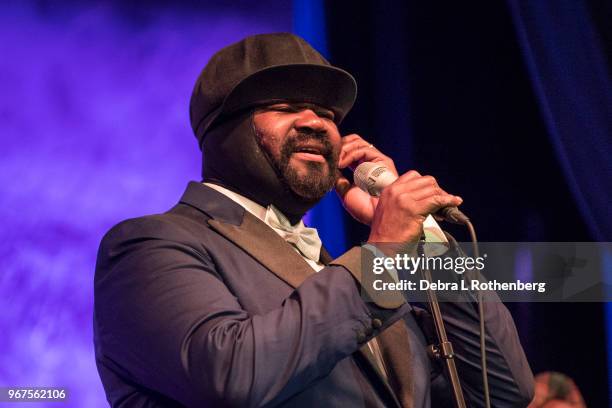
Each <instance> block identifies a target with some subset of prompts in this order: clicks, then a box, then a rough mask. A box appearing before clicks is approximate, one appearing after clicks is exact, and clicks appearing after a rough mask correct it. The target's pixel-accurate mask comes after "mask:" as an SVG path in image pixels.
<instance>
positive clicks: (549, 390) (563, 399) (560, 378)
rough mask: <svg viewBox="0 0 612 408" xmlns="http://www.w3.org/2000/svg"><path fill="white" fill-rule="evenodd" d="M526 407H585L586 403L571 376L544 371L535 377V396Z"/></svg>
mask: <svg viewBox="0 0 612 408" xmlns="http://www.w3.org/2000/svg"><path fill="white" fill-rule="evenodd" d="M527 408H586V404H585V403H584V400H583V399H582V394H581V393H580V390H579V389H578V387H577V386H576V383H574V381H573V380H572V379H571V378H569V377H568V376H566V375H565V374H561V373H557V372H555V371H546V372H543V373H540V374H538V375H537V376H536V377H535V397H534V398H533V401H531V404H529V407H527Z"/></svg>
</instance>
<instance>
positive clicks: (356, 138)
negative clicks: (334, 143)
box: [342, 133, 363, 143]
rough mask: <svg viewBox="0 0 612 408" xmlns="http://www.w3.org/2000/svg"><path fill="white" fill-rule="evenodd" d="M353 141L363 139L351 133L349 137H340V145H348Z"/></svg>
mask: <svg viewBox="0 0 612 408" xmlns="http://www.w3.org/2000/svg"><path fill="white" fill-rule="evenodd" d="M355 140H363V138H362V137H361V136H359V135H358V134H356V133H351V134H350V135H346V136H343V137H342V143H348V142H352V141H355Z"/></svg>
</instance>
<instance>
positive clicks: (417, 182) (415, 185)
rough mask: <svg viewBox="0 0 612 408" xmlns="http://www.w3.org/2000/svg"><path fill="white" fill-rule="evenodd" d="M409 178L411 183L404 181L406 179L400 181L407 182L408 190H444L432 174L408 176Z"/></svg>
mask: <svg viewBox="0 0 612 408" xmlns="http://www.w3.org/2000/svg"><path fill="white" fill-rule="evenodd" d="M407 180H410V183H404V180H402V181H401V182H400V183H401V184H405V188H406V191H414V190H420V189H425V188H433V189H439V190H440V191H443V190H442V189H441V188H440V186H439V185H438V182H437V181H436V179H435V178H433V177H431V176H417V177H414V178H408V179H407ZM443 192H445V191H443Z"/></svg>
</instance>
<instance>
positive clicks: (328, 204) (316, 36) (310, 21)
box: [293, 0, 346, 257]
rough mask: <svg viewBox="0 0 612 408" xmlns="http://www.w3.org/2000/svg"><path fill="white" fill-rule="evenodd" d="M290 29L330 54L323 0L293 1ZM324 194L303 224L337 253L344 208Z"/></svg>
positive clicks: (342, 248)
mask: <svg viewBox="0 0 612 408" xmlns="http://www.w3.org/2000/svg"><path fill="white" fill-rule="evenodd" d="M293 31H294V33H295V34H297V35H299V36H301V37H302V38H304V39H305V40H306V41H308V42H309V43H310V44H311V45H312V46H313V47H314V48H315V49H316V50H317V51H319V52H320V53H321V54H322V55H323V56H324V57H325V58H329V53H328V50H327V36H326V32H325V7H324V4H323V1H322V0H311V1H309V0H294V1H293ZM335 195H336V194H335V193H333V192H332V193H329V194H327V195H326V196H325V197H324V198H323V200H321V202H320V203H319V204H318V205H317V206H316V207H314V208H313V209H312V210H310V211H309V212H308V214H306V219H305V222H306V224H308V225H310V226H313V227H315V228H317V231H318V232H319V235H320V236H321V239H322V240H323V245H324V246H325V248H326V249H327V250H328V251H329V253H330V254H331V255H332V256H333V257H336V256H338V255H340V254H342V253H343V252H344V251H345V250H346V237H345V234H344V219H343V211H344V210H343V209H342V206H341V205H340V202H339V201H338V198H337V197H335Z"/></svg>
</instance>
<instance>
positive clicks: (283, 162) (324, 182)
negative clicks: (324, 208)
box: [256, 131, 340, 202]
mask: <svg viewBox="0 0 612 408" xmlns="http://www.w3.org/2000/svg"><path fill="white" fill-rule="evenodd" d="M256 135H257V143H258V144H259V146H260V148H261V149H262V150H263V151H264V153H265V154H266V156H267V157H268V160H269V161H270V163H271V164H272V167H273V168H274V170H275V171H276V174H277V175H278V177H279V179H280V180H281V182H282V183H283V184H284V185H285V186H286V188H288V189H289V190H291V191H292V192H293V193H295V194H296V195H298V196H299V197H301V198H302V199H304V200H305V201H308V202H317V201H319V200H320V199H321V198H323V196H324V195H325V194H327V193H328V192H329V191H331V189H332V188H333V186H334V184H335V183H336V178H337V176H336V168H337V167H338V158H339V156H340V151H339V149H336V148H334V146H333V145H332V144H331V142H330V141H329V138H328V137H327V134H326V133H324V132H315V131H312V132H304V131H298V132H297V133H295V135H293V136H288V137H287V138H286V139H285V140H284V141H283V144H282V145H281V147H280V155H279V157H278V159H277V158H275V157H274V155H273V154H272V153H271V152H270V151H269V150H268V148H267V147H266V146H265V145H264V144H263V143H261V140H262V138H263V136H264V135H263V134H261V132H259V131H257V132H256ZM312 141H316V142H317V144H318V145H320V146H321V147H322V150H321V152H320V153H321V155H322V156H323V158H324V159H325V163H321V162H315V161H306V162H304V166H305V169H306V171H305V172H303V171H302V172H300V171H298V169H296V168H295V167H294V166H292V165H291V156H292V155H293V153H297V152H299V151H300V146H303V145H304V144H306V143H308V142H312Z"/></svg>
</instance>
